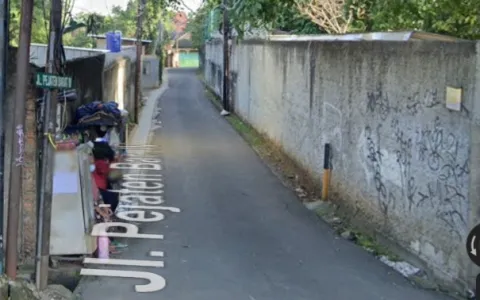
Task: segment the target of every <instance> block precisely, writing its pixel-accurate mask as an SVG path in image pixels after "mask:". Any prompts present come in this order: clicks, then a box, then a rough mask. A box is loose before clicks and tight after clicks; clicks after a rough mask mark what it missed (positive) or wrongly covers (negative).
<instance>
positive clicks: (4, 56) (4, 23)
mask: <svg viewBox="0 0 480 300" xmlns="http://www.w3.org/2000/svg"><path fill="white" fill-rule="evenodd" d="M8 20H9V5H8V0H0V39H1V40H2V43H1V44H0V197H1V199H0V275H1V274H3V272H4V267H3V266H4V256H5V255H4V249H3V245H4V244H3V234H4V227H5V222H4V215H5V214H4V208H5V197H4V178H5V177H4V174H5V170H4V169H5V164H4V159H5V113H4V110H5V103H7V76H6V74H7V70H8V63H7V61H8V45H9V40H10V37H9V34H8V28H9V26H8Z"/></svg>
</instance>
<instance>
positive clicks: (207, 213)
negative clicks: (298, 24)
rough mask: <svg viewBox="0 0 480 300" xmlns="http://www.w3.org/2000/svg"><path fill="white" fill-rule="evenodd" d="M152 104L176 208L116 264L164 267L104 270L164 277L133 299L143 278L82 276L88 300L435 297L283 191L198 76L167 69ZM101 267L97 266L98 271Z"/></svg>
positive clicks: (148, 226)
mask: <svg viewBox="0 0 480 300" xmlns="http://www.w3.org/2000/svg"><path fill="white" fill-rule="evenodd" d="M168 77H169V88H168V90H167V91H166V92H165V93H164V94H163V96H162V97H161V98H160V99H159V100H158V105H159V107H160V108H161V112H160V115H159V119H158V120H161V122H162V128H158V129H156V130H155V132H154V135H153V143H154V144H155V145H157V146H158V147H157V148H156V149H157V150H159V151H160V154H156V155H157V156H158V157H160V158H161V159H162V160H163V164H162V167H163V169H162V171H161V172H162V175H163V177H164V184H165V187H164V198H165V203H164V204H163V205H170V206H175V207H178V208H180V209H181V212H179V213H165V216H166V217H165V219H164V220H162V221H159V222H151V223H143V224H142V225H141V227H140V228H141V229H140V232H142V233H150V234H163V235H164V239H163V240H154V239H129V240H127V243H128V244H129V248H128V249H127V250H125V251H124V252H123V253H122V254H121V255H117V256H115V258H120V259H128V260H131V259H136V260H151V259H152V257H150V256H149V255H148V254H149V253H150V251H162V252H164V257H163V261H164V262H165V266H164V267H153V266H148V267H134V266H105V267H103V266H101V267H102V268H105V269H116V270H127V271H145V272H153V273H155V274H159V275H161V276H162V277H163V278H164V279H165V280H166V287H165V288H164V289H162V290H160V291H155V292H150V293H148V292H146V293H139V292H136V291H135V288H134V286H135V285H138V284H145V283H147V281H146V280H143V279H133V278H113V277H105V276H104V277H92V276H86V277H84V279H85V280H83V281H82V283H81V286H80V293H81V295H82V296H83V299H86V300H100V299H112V300H132V299H139V300H162V299H168V300H337V299H339V300H344V299H345V300H347V299H355V300H380V299H385V300H405V299H415V300H434V299H435V300H439V299H450V298H448V297H446V296H444V295H440V294H437V293H434V292H431V291H424V290H420V289H417V288H415V287H413V286H412V285H411V284H410V283H409V282H407V281H406V280H405V279H404V278H403V277H402V276H401V275H399V274H397V273H396V272H394V271H393V270H392V269H390V268H389V267H387V266H385V265H383V264H382V263H381V262H379V261H378V260H376V259H375V258H374V257H372V256H371V255H370V254H368V253H367V252H365V251H364V250H363V249H361V248H359V247H358V246H356V245H354V244H352V243H350V242H348V241H346V240H343V239H341V238H338V237H337V236H336V235H335V234H334V232H333V231H332V230H331V229H330V228H329V227H328V226H327V225H326V224H325V223H323V222H322V221H321V220H319V219H318V218H317V217H316V216H314V214H313V213H312V212H309V211H308V210H307V209H305V208H304V207H303V205H302V204H301V203H300V202H299V201H298V200H297V198H296V196H295V195H294V193H293V192H292V191H290V190H289V189H288V188H286V187H285V186H283V185H282V183H281V182H280V180H279V179H278V178H277V177H276V176H275V175H274V174H272V172H271V171H270V170H269V168H268V167H267V166H266V165H265V164H264V163H263V162H262V161H261V160H260V158H259V157H257V156H256V154H255V152H254V151H253V150H252V149H251V148H250V147H249V146H248V145H247V144H246V143H245V141H244V140H243V139H242V138H241V137H240V136H239V135H238V134H237V133H236V132H235V131H234V129H232V128H231V127H230V125H229V124H228V123H227V121H226V120H224V119H223V117H221V116H220V115H219V113H218V111H217V110H216V109H215V108H214V107H213V106H212V104H211V103H210V102H209V100H208V99H206V98H205V96H204V87H203V85H202V84H201V82H200V81H199V80H198V79H197V77H196V75H195V71H194V70H180V69H177V70H170V71H169V73H168ZM97 267H98V266H97Z"/></svg>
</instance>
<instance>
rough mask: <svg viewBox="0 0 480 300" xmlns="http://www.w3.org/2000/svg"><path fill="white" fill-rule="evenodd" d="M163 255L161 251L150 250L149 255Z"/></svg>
mask: <svg viewBox="0 0 480 300" xmlns="http://www.w3.org/2000/svg"><path fill="white" fill-rule="evenodd" d="M164 255H165V253H163V251H150V256H153V257H163V256H164Z"/></svg>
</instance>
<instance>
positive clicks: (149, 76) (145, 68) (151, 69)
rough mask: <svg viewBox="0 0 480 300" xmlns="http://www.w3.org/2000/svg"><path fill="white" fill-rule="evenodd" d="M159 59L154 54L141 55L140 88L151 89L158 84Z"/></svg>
mask: <svg viewBox="0 0 480 300" xmlns="http://www.w3.org/2000/svg"><path fill="white" fill-rule="evenodd" d="M159 63H160V62H159V60H158V57H156V56H154V55H146V56H143V57H142V74H141V75H142V77H141V80H142V88H144V89H153V88H157V87H158V85H159V84H160V82H159V79H160V76H159V72H160V67H159Z"/></svg>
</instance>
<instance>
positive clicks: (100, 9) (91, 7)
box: [72, 0, 202, 15]
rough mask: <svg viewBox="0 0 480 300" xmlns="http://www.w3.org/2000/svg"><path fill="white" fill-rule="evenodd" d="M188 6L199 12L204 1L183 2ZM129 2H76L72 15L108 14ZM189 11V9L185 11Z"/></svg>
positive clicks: (125, 0) (79, 0)
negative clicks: (113, 8)
mask: <svg viewBox="0 0 480 300" xmlns="http://www.w3.org/2000/svg"><path fill="white" fill-rule="evenodd" d="M147 1H148V0H147ZM183 2H184V3H185V5H186V6H188V7H189V8H190V9H192V10H197V9H198V7H199V6H200V4H201V3H202V0H183ZM127 3H128V0H75V3H74V6H73V11H72V13H73V14H74V15H75V14H77V13H81V12H84V13H93V12H95V13H99V14H104V15H105V14H107V13H108V12H109V11H110V10H111V9H112V7H113V6H115V5H118V6H121V7H125V6H126V5H127ZM185 11H188V9H185Z"/></svg>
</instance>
